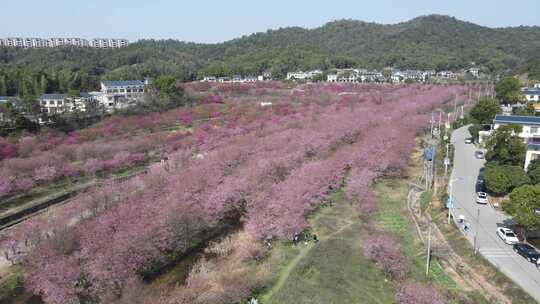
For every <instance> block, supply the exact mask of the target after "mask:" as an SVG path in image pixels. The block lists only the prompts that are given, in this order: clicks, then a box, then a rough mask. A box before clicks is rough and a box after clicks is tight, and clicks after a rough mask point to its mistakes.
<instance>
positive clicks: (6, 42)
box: [0, 37, 129, 49]
mask: <svg viewBox="0 0 540 304" xmlns="http://www.w3.org/2000/svg"><path fill="white" fill-rule="evenodd" d="M128 45H129V41H128V40H126V39H104V38H99V39H92V40H91V41H88V40H86V39H82V38H47V39H43V38H19V37H10V38H4V39H1V38H0V47H8V48H56V47H66V46H68V47H93V48H101V49H109V48H123V47H126V46H128Z"/></svg>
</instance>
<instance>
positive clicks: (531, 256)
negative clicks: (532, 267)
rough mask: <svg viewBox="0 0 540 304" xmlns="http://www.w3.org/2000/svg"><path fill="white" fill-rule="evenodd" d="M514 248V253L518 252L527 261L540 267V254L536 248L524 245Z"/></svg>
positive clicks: (515, 245) (518, 244)
mask: <svg viewBox="0 0 540 304" xmlns="http://www.w3.org/2000/svg"><path fill="white" fill-rule="evenodd" d="M513 248H514V251H515V252H517V254H519V255H521V256H522V257H524V258H525V259H527V261H529V262H531V263H535V264H536V265H538V264H537V262H538V258H540V254H538V251H536V249H534V247H532V246H530V245H527V244H523V243H517V244H514V247H513Z"/></svg>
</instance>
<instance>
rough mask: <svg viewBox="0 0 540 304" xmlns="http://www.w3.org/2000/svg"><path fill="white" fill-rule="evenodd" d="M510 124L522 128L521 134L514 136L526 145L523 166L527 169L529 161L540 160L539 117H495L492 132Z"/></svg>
mask: <svg viewBox="0 0 540 304" xmlns="http://www.w3.org/2000/svg"><path fill="white" fill-rule="evenodd" d="M510 124H514V125H519V126H521V127H522V130H521V133H519V134H516V136H518V137H520V138H522V139H523V142H524V143H525V144H526V145H527V153H526V156H525V166H524V167H525V169H527V167H528V166H529V164H530V163H531V161H533V160H535V159H537V158H540V117H535V116H512V115H510V116H505V115H497V116H495V120H494V121H493V130H497V129H498V128H499V127H500V126H505V125H510Z"/></svg>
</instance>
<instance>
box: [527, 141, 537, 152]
mask: <svg viewBox="0 0 540 304" xmlns="http://www.w3.org/2000/svg"><path fill="white" fill-rule="evenodd" d="M527 150H535V151H538V150H540V143H529V144H528V145H527Z"/></svg>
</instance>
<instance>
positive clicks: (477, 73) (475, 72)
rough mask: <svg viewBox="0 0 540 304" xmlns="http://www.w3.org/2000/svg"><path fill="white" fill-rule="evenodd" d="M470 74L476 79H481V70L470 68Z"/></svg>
mask: <svg viewBox="0 0 540 304" xmlns="http://www.w3.org/2000/svg"><path fill="white" fill-rule="evenodd" d="M468 72H469V73H470V74H471V75H472V76H473V77H474V78H479V77H480V69H479V68H470V69H469V70H468Z"/></svg>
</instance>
